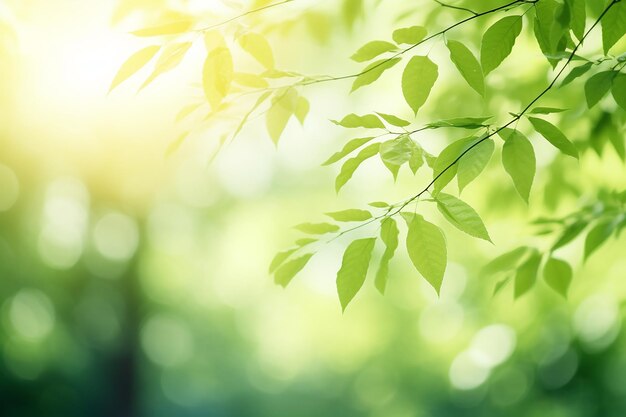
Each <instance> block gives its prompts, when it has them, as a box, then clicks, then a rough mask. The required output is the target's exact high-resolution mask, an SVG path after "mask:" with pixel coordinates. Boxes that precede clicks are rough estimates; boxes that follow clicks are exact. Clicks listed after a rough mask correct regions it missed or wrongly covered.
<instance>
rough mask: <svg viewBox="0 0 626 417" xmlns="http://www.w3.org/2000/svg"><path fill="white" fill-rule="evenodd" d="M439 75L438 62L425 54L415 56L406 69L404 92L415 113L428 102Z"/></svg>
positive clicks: (403, 80) (403, 81) (403, 75)
mask: <svg viewBox="0 0 626 417" xmlns="http://www.w3.org/2000/svg"><path fill="white" fill-rule="evenodd" d="M437 77H439V70H438V68H437V64H435V63H434V62H432V61H431V60H430V59H429V58H428V57H425V56H414V57H413V58H411V60H410V61H409V63H408V64H407V66H406V68H405V69H404V72H403V73H402V93H403V94H404V99H405V100H406V102H407V103H408V104H409V106H411V108H412V109H413V112H414V113H415V114H417V111H418V110H419V109H420V107H422V106H423V105H424V103H426V100H427V99H428V96H429V95H430V91H431V89H432V88H433V86H434V85H435V81H437Z"/></svg>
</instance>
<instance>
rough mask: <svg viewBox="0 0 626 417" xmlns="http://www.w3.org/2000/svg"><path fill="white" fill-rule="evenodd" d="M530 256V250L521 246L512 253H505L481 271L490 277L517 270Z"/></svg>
mask: <svg viewBox="0 0 626 417" xmlns="http://www.w3.org/2000/svg"><path fill="white" fill-rule="evenodd" d="M529 254H530V248H528V247H526V246H521V247H519V248H516V249H513V250H512V251H509V252H506V253H503V254H502V255H500V256H498V257H496V258H494V259H492V260H491V262H489V263H488V264H487V265H485V266H484V267H483V268H482V270H481V274H482V275H486V276H490V275H494V274H496V273H499V272H504V271H510V270H512V269H516V268H517V267H518V266H519V265H520V264H521V263H522V262H523V261H524V260H526V258H527V256H528V255H529Z"/></svg>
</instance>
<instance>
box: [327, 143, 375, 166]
mask: <svg viewBox="0 0 626 417" xmlns="http://www.w3.org/2000/svg"><path fill="white" fill-rule="evenodd" d="M372 139H374V137H369V138H357V139H352V140H351V141H349V142H348V143H346V144H345V146H344V147H343V149H342V150H340V151H339V152H335V153H334V154H333V155H331V157H330V158H328V159H327V160H326V162H324V163H323V164H322V165H323V166H325V165H330V164H333V163H335V162H337V161H339V160H341V158H343V157H345V156H346V155H348V154H349V153H350V152H352V151H354V150H356V149H358V148H360V147H361V146H363V145H365V144H366V143H368V142H369V141H371V140H372Z"/></svg>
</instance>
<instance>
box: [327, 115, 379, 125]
mask: <svg viewBox="0 0 626 417" xmlns="http://www.w3.org/2000/svg"><path fill="white" fill-rule="evenodd" d="M331 122H333V123H334V124H336V125H337V126H341V127H345V128H348V129H356V128H359V127H365V128H367V129H384V128H385V125H384V124H383V122H381V121H380V119H379V118H378V117H376V115H373V114H366V115H364V116H358V115H356V114H354V113H350V114H349V115H347V116H346V117H344V118H343V119H342V120H341V121H340V122H339V121H337V120H331Z"/></svg>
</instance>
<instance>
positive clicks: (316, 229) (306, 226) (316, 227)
mask: <svg viewBox="0 0 626 417" xmlns="http://www.w3.org/2000/svg"><path fill="white" fill-rule="evenodd" d="M295 229H297V230H299V231H301V232H303V233H307V234H309V235H323V234H326V233H334V232H337V231H339V226H337V225H336V224H330V223H302V224H299V225H297V226H295Z"/></svg>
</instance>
